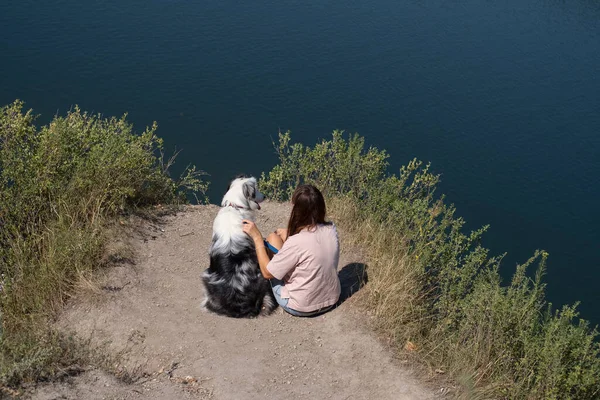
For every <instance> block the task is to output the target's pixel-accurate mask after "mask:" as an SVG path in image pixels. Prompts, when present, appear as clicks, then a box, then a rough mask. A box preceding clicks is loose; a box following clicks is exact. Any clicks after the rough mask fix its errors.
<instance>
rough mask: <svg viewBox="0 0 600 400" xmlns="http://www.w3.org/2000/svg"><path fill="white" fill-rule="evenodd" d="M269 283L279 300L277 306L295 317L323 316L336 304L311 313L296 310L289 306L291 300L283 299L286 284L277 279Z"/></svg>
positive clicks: (276, 298)
mask: <svg viewBox="0 0 600 400" xmlns="http://www.w3.org/2000/svg"><path fill="white" fill-rule="evenodd" d="M269 282H271V288H273V295H275V300H277V304H279V305H280V306H281V308H283V309H284V310H285V311H286V312H287V313H288V314H291V315H294V316H296V317H315V316H317V315H319V314H323V313H324V312H326V311H329V310H331V309H332V308H333V307H334V306H335V304H334V305H332V306H329V307H324V308H320V309H318V310H316V311H309V312H304V311H298V310H294V309H293V308H290V307H288V306H287V305H288V302H289V301H290V299H287V298H282V297H281V289H282V288H283V287H284V286H285V282H283V281H282V280H279V279H275V278H273V279H270V280H269Z"/></svg>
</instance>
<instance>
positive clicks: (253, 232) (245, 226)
mask: <svg viewBox="0 0 600 400" xmlns="http://www.w3.org/2000/svg"><path fill="white" fill-rule="evenodd" d="M242 230H243V231H244V232H246V234H247V235H248V236H250V237H251V238H252V240H254V242H262V240H263V239H262V234H261V233H260V231H259V230H258V228H257V227H256V224H255V223H254V222H252V221H250V220H248V219H244V220H242Z"/></svg>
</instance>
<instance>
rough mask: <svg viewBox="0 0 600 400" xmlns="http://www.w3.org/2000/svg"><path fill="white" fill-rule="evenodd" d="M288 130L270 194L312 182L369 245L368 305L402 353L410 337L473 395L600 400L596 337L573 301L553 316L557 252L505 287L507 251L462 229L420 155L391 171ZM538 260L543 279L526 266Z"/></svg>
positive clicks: (358, 146)
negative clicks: (549, 281)
mask: <svg viewBox="0 0 600 400" xmlns="http://www.w3.org/2000/svg"><path fill="white" fill-rule="evenodd" d="M290 142H291V138H290V134H289V132H288V133H285V134H280V136H279V143H278V144H277V145H276V149H277V152H278V155H279V165H277V166H275V167H274V168H273V169H272V170H271V171H270V172H269V173H268V174H264V173H263V175H262V178H261V182H260V186H261V190H262V191H263V192H265V193H266V194H267V195H269V196H271V197H273V198H275V199H279V200H284V199H287V198H289V196H290V194H291V193H292V192H293V190H294V188H295V186H296V185H298V184H300V183H311V184H314V185H316V186H317V187H319V188H320V189H321V190H322V191H323V193H324V194H325V195H326V197H327V198H328V204H329V205H330V208H331V209H332V211H333V214H334V215H335V216H336V218H337V221H338V223H340V224H341V225H343V226H344V228H346V229H347V231H348V232H350V233H351V235H352V236H353V237H354V238H355V240H356V241H357V242H358V243H363V244H364V243H368V246H367V248H368V249H369V252H370V262H369V266H370V269H369V285H368V286H367V287H366V289H365V293H366V299H365V300H366V305H367V306H368V307H369V308H371V309H372V310H373V311H374V313H375V315H376V316H377V317H378V318H377V323H378V326H379V327H380V328H381V329H382V330H383V332H385V333H386V334H387V335H389V336H390V337H391V338H393V339H394V340H395V342H396V344H397V345H398V347H399V348H403V347H404V346H405V345H406V344H407V343H408V344H410V347H409V348H410V349H417V350H418V352H419V354H420V355H421V357H422V358H421V359H422V360H424V361H425V362H426V363H428V364H429V365H431V366H432V367H433V368H434V369H436V370H437V371H438V372H442V371H443V372H445V373H446V374H448V375H450V376H452V377H454V379H455V380H456V381H457V382H458V383H459V384H460V385H461V387H462V395H463V396H466V397H468V398H475V397H479V396H481V397H484V398H489V397H494V398H498V397H500V398H531V399H595V398H598V397H599V396H600V344H599V343H598V341H597V340H596V339H597V336H598V332H597V330H596V329H590V327H589V325H588V323H587V322H586V321H584V320H580V319H579V318H578V314H577V312H576V307H575V306H565V307H563V308H562V309H560V310H558V311H553V310H552V306H551V304H549V303H548V302H547V301H546V300H545V293H544V288H545V284H544V283H543V280H542V277H543V274H544V271H545V262H546V259H547V253H545V252H543V251H537V252H535V254H534V256H533V257H532V258H531V259H530V260H528V261H527V262H525V263H524V264H522V265H519V266H518V267H517V269H516V271H515V273H514V275H513V277H512V280H511V282H510V283H509V284H507V285H504V284H503V283H502V280H501V278H500V274H499V272H498V271H499V268H500V263H501V260H502V257H501V256H500V257H492V256H490V254H489V250H488V249H486V248H484V247H482V246H481V244H480V240H481V237H482V235H483V234H484V233H485V231H486V230H487V228H488V227H487V226H486V227H483V228H481V229H479V230H477V231H474V232H470V233H468V234H466V233H464V229H463V226H464V221H463V220H462V219H461V218H459V217H456V216H455V211H456V210H455V208H454V206H452V205H447V204H445V203H444V197H443V196H436V193H435V190H436V186H437V184H438V182H439V176H438V175H435V174H432V173H431V172H430V169H429V165H423V163H421V162H419V161H417V160H413V161H411V162H410V163H409V164H408V165H406V166H404V167H402V168H401V170H400V172H399V174H398V175H390V174H387V172H386V171H387V167H388V163H387V159H388V155H387V153H386V152H385V151H380V150H377V149H375V148H369V149H365V148H364V139H363V138H361V137H360V136H358V135H352V136H350V137H348V138H347V139H346V138H344V135H343V133H342V132H340V131H334V132H333V137H332V139H331V140H323V141H321V142H320V143H317V144H316V145H315V146H314V147H312V148H310V147H306V146H304V145H302V144H299V143H295V144H291V143H290ZM536 264H537V267H536V269H535V272H534V273H533V278H530V275H531V273H528V270H529V269H531V268H532V267H533V266H534V265H536Z"/></svg>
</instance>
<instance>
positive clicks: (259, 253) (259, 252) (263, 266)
mask: <svg viewBox="0 0 600 400" xmlns="http://www.w3.org/2000/svg"><path fill="white" fill-rule="evenodd" d="M242 222H243V225H242V230H243V231H244V232H246V234H247V235H248V236H250V237H251V238H252V240H253V241H254V247H255V248H256V258H258V265H259V267H260V272H261V273H262V276H264V277H265V279H273V278H274V276H273V275H271V273H270V272H269V270H268V269H267V264H269V261H270V259H269V255H268V254H267V249H266V248H265V243H264V242H263V238H262V235H261V233H260V231H259V230H258V228H257V227H256V224H255V223H254V222H252V221H249V220H246V219H245V220H243V221H242Z"/></svg>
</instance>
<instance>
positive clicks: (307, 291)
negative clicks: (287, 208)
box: [243, 185, 341, 317]
mask: <svg viewBox="0 0 600 400" xmlns="http://www.w3.org/2000/svg"><path fill="white" fill-rule="evenodd" d="M292 205H293V207H292V213H291V215H290V220H289V222H288V227H287V229H278V230H277V231H276V232H274V233H271V234H270V235H269V236H268V237H267V241H266V242H265V241H264V240H263V237H262V235H261V233H260V231H259V230H258V228H257V227H256V225H255V224H254V223H253V222H252V221H248V220H244V225H243V230H244V232H246V233H247V234H248V235H249V236H250V237H251V238H252V239H253V240H254V245H255V246H256V256H257V257H258V264H259V265H260V271H261V273H262V275H263V276H264V277H265V278H266V279H269V280H270V281H271V286H272V288H273V293H274V294H275V298H276V299H277V302H278V303H279V305H280V306H281V308H283V309H284V310H285V311H287V312H288V313H290V314H292V315H296V316H301V317H305V316H314V315H318V314H321V313H324V312H325V311H328V310H329V309H331V308H333V307H334V306H335V304H336V303H337V301H338V299H339V297H340V291H341V286H340V281H339V279H338V275H337V266H338V261H339V256H340V247H339V242H338V235H337V230H336V228H335V225H334V224H333V223H331V222H326V221H325V200H324V199H323V195H322V194H321V192H320V191H319V189H317V188H316V187H314V186H312V185H300V186H298V187H297V188H296V190H295V191H294V194H293V195H292ZM265 245H268V246H269V247H270V248H271V247H273V248H274V249H273V251H272V252H270V253H271V254H269V253H268V252H267V249H266V248H265Z"/></svg>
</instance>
